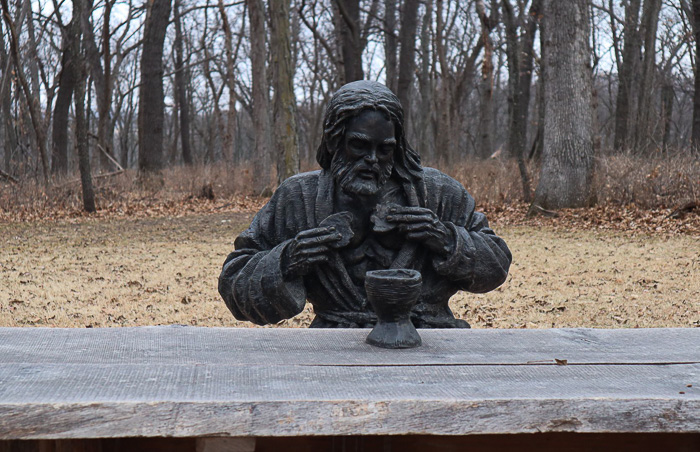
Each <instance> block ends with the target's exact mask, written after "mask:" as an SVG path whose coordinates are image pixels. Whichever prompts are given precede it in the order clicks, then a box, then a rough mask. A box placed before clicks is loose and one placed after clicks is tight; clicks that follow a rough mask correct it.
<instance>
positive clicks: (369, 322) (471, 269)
mask: <svg viewBox="0 0 700 452" xmlns="http://www.w3.org/2000/svg"><path fill="white" fill-rule="evenodd" d="M334 190H336V187H335V183H334V181H333V177H332V175H331V174H330V172H329V171H327V170H319V171H312V172H309V173H303V174H299V175H296V176H294V177H291V178H289V179H287V180H285V181H284V182H283V183H282V185H280V187H279V188H278V189H277V191H276V192H275V193H274V195H273V196H272V198H271V199H270V201H269V202H268V203H267V204H266V205H265V206H264V207H263V208H262V209H261V210H260V212H258V214H257V215H256V216H255V218H254V219H253V221H252V223H251V225H250V227H249V228H248V229H247V230H246V231H244V232H243V233H241V234H240V235H239V236H238V238H237V239H236V240H235V243H234V246H235V251H233V252H232V253H231V254H229V255H228V257H227V258H226V261H225V262H224V265H223V270H222V272H221V275H220V277H219V293H220V294H221V296H222V298H223V299H224V301H225V302H226V305H227V306H228V308H229V309H230V311H231V312H232V313H233V315H234V316H235V318H236V319H238V320H248V321H251V322H253V323H255V324H258V325H265V324H270V323H277V322H280V321H282V320H284V319H288V318H291V317H294V316H295V315H297V314H299V313H300V312H301V311H302V310H303V309H304V306H305V304H306V301H307V300H308V301H309V302H310V303H311V304H312V305H313V309H314V313H315V314H316V317H315V319H314V321H313V322H312V324H311V327H322V328H329V327H341V328H353V327H365V328H369V327H372V326H373V325H374V324H375V323H376V320H377V318H376V315H375V314H374V311H373V309H372V307H371V305H370V303H368V301H367V295H366V293H365V289H364V272H365V271H367V270H376V269H386V268H390V267H392V268H411V269H414V270H418V271H420V272H421V275H422V279H423V284H422V288H421V294H420V296H419V299H418V302H417V303H416V305H415V306H414V308H413V309H412V311H411V320H412V321H413V323H414V325H415V326H416V327H418V328H454V327H462V328H468V327H469V325H468V323H467V322H466V321H464V320H459V319H455V317H454V315H453V313H452V311H451V310H450V308H449V306H448V301H449V299H450V297H451V296H452V295H454V294H455V293H456V292H457V291H459V290H464V291H468V292H474V293H483V292H488V291H490V290H493V289H495V288H496V287H498V286H500V285H501V284H502V283H503V282H504V281H505V280H506V277H507V275H508V269H509V267H510V263H511V258H512V257H511V253H510V251H509V250H508V247H507V246H506V244H505V242H504V241H503V239H501V238H500V237H498V236H496V234H495V233H494V232H493V230H491V229H490V228H489V226H488V222H487V221H486V217H485V216H484V214H482V213H480V212H475V211H474V200H473V198H472V197H471V196H470V195H469V194H468V193H467V191H466V190H465V189H464V187H462V185H461V184H460V183H459V182H457V181H456V180H454V179H452V178H451V177H449V176H447V175H446V174H444V173H442V172H440V171H438V170H436V169H433V168H424V169H423V174H422V177H421V178H420V180H418V181H417V182H416V183H402V184H398V189H397V190H394V193H393V195H392V198H391V199H388V201H391V202H397V203H399V204H402V205H410V206H421V207H426V208H428V209H430V210H432V211H433V212H434V213H435V214H436V215H437V216H438V218H439V219H440V220H441V221H442V222H443V224H444V225H445V226H446V227H447V228H448V229H450V230H451V234H450V235H451V237H452V239H453V240H454V243H453V246H452V247H451V250H452V253H451V254H450V255H449V256H447V257H445V256H438V255H435V254H434V253H432V252H430V251H429V250H428V249H427V248H424V247H423V246H421V245H420V244H417V243H415V242H408V241H406V240H404V239H403V238H402V236H401V235H400V233H399V232H397V231H391V232H388V233H385V234H379V233H374V232H372V231H370V232H369V233H367V232H366V231H365V234H364V237H363V239H362V241H361V243H359V244H354V245H352V246H351V249H348V250H344V249H340V250H333V251H332V252H331V256H330V262H329V263H328V264H323V265H316V266H314V267H313V268H312V269H311V271H310V272H309V273H308V274H306V275H304V276H297V275H287V276H285V273H284V272H283V269H282V266H281V263H282V256H283V253H284V251H285V248H286V247H287V246H288V245H289V243H290V242H291V240H292V239H294V237H295V236H296V235H297V234H298V233H299V232H301V231H304V230H307V229H312V228H316V227H318V225H319V224H320V223H321V222H322V221H323V220H324V219H325V218H326V217H328V216H329V215H331V214H333V213H336V212H335V211H334V205H333V199H334ZM382 201H383V200H380V202H382ZM384 201H387V200H384Z"/></svg>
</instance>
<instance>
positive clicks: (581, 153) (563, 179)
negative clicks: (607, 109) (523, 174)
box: [531, 0, 593, 211]
mask: <svg viewBox="0 0 700 452" xmlns="http://www.w3.org/2000/svg"><path fill="white" fill-rule="evenodd" d="M588 6H589V5H588V1H587V0H570V1H566V2H564V1H561V0H545V2H544V21H545V42H544V44H545V47H544V49H543V52H544V55H543V56H544V89H545V92H544V96H545V104H544V108H545V123H544V149H543V155H542V170H541V173H540V180H539V184H538V186H537V190H536V192H535V199H534V202H533V207H534V206H539V207H542V208H544V209H559V208H564V207H581V206H586V205H589V204H590V202H591V180H592V175H593V133H592V118H593V112H592V109H591V95H592V80H591V78H592V74H591V66H590V58H591V50H590V47H589V33H590V30H589V27H590V22H589V19H588V18H589V16H588ZM531 211H532V209H531Z"/></svg>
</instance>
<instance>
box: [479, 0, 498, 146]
mask: <svg viewBox="0 0 700 452" xmlns="http://www.w3.org/2000/svg"><path fill="white" fill-rule="evenodd" d="M476 9H477V13H478V15H479V20H480V22H481V40H482V42H483V43H484V59H483V62H482V63H481V82H480V85H481V87H480V93H481V112H480V116H479V130H478V132H479V138H478V144H477V146H478V150H477V153H476V154H477V157H479V158H488V157H489V156H490V155H491V154H492V153H493V142H492V138H493V118H494V113H493V112H494V108H493V39H491V31H492V30H493V28H494V26H495V25H496V23H497V22H498V19H497V14H498V3H497V2H496V1H495V0H493V1H492V2H491V11H490V15H488V16H487V15H486V7H485V6H484V0H477V2H476Z"/></svg>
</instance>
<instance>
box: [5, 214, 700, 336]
mask: <svg viewBox="0 0 700 452" xmlns="http://www.w3.org/2000/svg"><path fill="white" fill-rule="evenodd" d="M207 206H208V207H207ZM258 207H259V203H252V205H250V204H249V205H239V204H236V203H232V202H225V201H218V202H216V203H210V204H205V205H204V207H202V204H201V203H200V204H199V208H198V209H189V210H187V209H186V211H182V209H174V210H173V209H171V210H168V209H164V210H159V211H156V212H151V213H150V214H147V215H141V216H139V215H126V216H120V215H118V214H105V213H103V214H98V215H96V216H92V217H86V216H83V215H81V214H78V213H75V214H74V215H62V216H60V218H57V219H56V218H54V219H43V220H33V221H26V220H25V221H4V222H0V326H49V327H113V326H138V325H161V324H186V325H201V326H252V324H249V323H244V322H237V321H236V320H235V319H234V318H233V316H232V315H231V314H230V313H229V311H228V310H227V308H226V306H225V305H224V303H223V301H222V300H221V299H220V297H219V295H218V292H217V278H218V275H219V272H220V269H221V265H222V263H223V261H224V259H225V257H226V255H227V254H228V253H229V252H230V251H232V250H233V241H234V239H235V237H236V235H237V234H238V233H239V232H241V231H242V230H243V229H244V228H245V227H246V226H247V225H248V224H249V223H250V221H251V219H252V216H253V212H254V211H255V210H257V208H258ZM509 209H510V210H509ZM192 210H194V212H193V211H192ZM485 210H486V211H487V214H488V216H489V218H490V219H492V220H494V221H492V226H493V228H494V229H495V230H496V232H497V233H498V234H499V235H500V236H502V237H503V238H504V239H505V240H506V242H507V243H508V245H509V247H510V249H511V251H512V252H513V265H512V267H511V272H510V276H509V277H508V280H507V282H506V283H505V284H504V285H503V286H502V287H500V288H499V289H497V290H495V291H493V292H491V293H488V294H483V295H475V294H468V293H459V294H457V295H456V296H455V297H453V299H452V300H451V307H452V309H453V310H454V312H455V314H456V315H457V316H458V317H460V318H464V319H466V320H467V321H469V322H470V323H471V324H472V326H473V327H475V328H484V327H495V328H550V327H600V328H633V327H700V278H699V277H698V275H699V274H700V253H699V252H698V251H699V250H700V245H698V243H700V240H699V239H700V227H698V226H699V225H700V215H698V214H697V213H691V214H690V217H689V218H686V219H685V220H682V219H681V220H679V219H665V218H664V216H665V215H666V214H668V212H656V213H654V212H651V213H649V212H646V213H645V212H637V211H634V210H630V211H625V210H624V209H617V212H612V211H611V212H608V211H607V210H605V209H598V210H596V209H588V210H578V211H576V210H574V211H568V212H564V213H563V214H562V216H561V217H559V218H551V219H550V218H539V219H531V220H525V219H524V216H523V214H524V206H515V207H513V208H512V209H511V208H506V209H503V208H499V209H488V208H486V209H485ZM312 317H313V312H312V311H311V308H310V307H308V306H307V308H306V310H305V311H304V312H303V313H302V314H301V315H299V316H297V317H296V318H294V319H291V320H288V321H284V322H282V324H281V325H280V326H287V327H298V326H306V325H308V323H309V322H310V320H311V318H312Z"/></svg>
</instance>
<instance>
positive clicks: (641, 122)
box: [635, 0, 661, 153]
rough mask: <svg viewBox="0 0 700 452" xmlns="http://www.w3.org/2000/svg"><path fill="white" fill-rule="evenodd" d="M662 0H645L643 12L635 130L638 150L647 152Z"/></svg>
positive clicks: (650, 133)
mask: <svg viewBox="0 0 700 452" xmlns="http://www.w3.org/2000/svg"><path fill="white" fill-rule="evenodd" d="M660 10H661V0H645V1H644V10H643V13H642V26H641V28H640V32H641V34H642V35H643V36H644V57H643V59H642V68H641V69H642V70H641V75H642V79H641V82H640V85H639V102H638V105H639V110H638V111H639V113H638V115H637V127H636V130H635V138H636V140H635V141H636V151H637V152H638V153H644V152H646V150H647V148H648V147H649V145H650V141H651V140H650V139H651V138H652V137H653V124H652V117H654V116H656V114H654V115H653V114H652V110H653V109H654V105H653V97H654V92H653V91H654V86H655V84H654V78H655V75H656V31H657V29H658V25H659V12H660Z"/></svg>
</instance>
